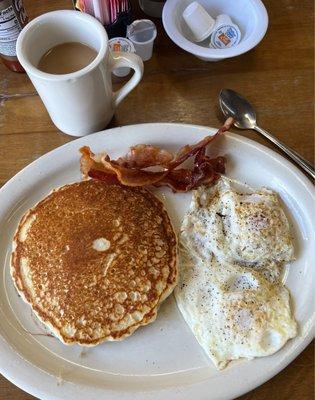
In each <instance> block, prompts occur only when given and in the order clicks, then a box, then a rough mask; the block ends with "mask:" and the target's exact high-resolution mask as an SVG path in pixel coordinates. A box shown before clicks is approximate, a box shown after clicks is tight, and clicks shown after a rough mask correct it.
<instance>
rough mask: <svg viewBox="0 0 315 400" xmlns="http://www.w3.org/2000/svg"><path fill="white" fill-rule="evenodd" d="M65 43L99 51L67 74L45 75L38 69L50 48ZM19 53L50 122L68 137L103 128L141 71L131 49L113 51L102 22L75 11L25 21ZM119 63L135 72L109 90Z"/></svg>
mask: <svg viewBox="0 0 315 400" xmlns="http://www.w3.org/2000/svg"><path fill="white" fill-rule="evenodd" d="M67 42H80V43H84V44H86V45H88V46H90V47H91V48H93V49H95V50H96V51H97V53H98V54H97V56H96V58H95V59H94V60H93V61H92V62H91V63H90V64H89V65H87V66H86V67H85V68H83V69H81V70H79V71H76V72H72V73H70V74H63V75H54V74H48V73H46V72H42V71H40V70H39V69H38V68H37V65H38V62H39V60H40V59H41V57H42V56H43V55H44V54H45V53H46V52H47V51H48V50H49V49H51V48H52V47H54V46H57V45H58V44H62V43H67ZM17 56H18V59H19V61H20V63H21V64H22V66H23V67H24V69H25V71H26V72H27V74H28V76H29V78H30V79H31V81H32V83H33V85H34V86H35V88H36V90H37V92H38V94H39V95H40V97H41V99H42V101H43V103H44V104H45V106H46V108H47V111H48V113H49V115H50V117H51V119H52V120H53V122H54V124H55V125H56V126H57V128H59V129H60V130H61V131H62V132H64V133H67V134H68V135H72V136H84V135H87V134H89V133H92V132H97V131H99V130H101V129H103V128H104V127H105V126H106V125H107V124H108V123H109V121H110V120H111V118H112V117H113V114H114V111H115V108H116V107H117V106H118V104H119V103H120V102H121V101H122V100H123V98H124V97H125V96H126V95H127V94H128V93H129V92H130V91H131V90H132V89H133V88H134V87H135V86H136V85H137V84H138V83H139V81H140V80H141V78H142V74H143V62H142V60H141V58H140V57H138V56H137V55H135V54H131V53H128V54H127V53H113V54H112V53H111V52H110V51H109V46H108V37H107V33H106V31H105V29H104V27H103V26H102V24H101V23H100V22H99V21H97V20H96V19H95V18H94V17H91V16H90V15H88V14H85V13H81V12H79V11H71V10H60V11H53V12H49V13H47V14H43V15H41V16H39V17H38V18H35V19H34V20H32V21H31V22H29V23H28V24H27V25H26V26H25V27H24V29H23V30H22V32H21V33H20V35H19V38H18V41H17ZM120 67H130V68H132V69H134V71H135V72H134V74H133V76H132V77H131V78H130V80H129V81H128V82H127V83H126V84H125V85H124V86H123V87H122V88H121V89H119V90H118V91H116V92H113V90H112V81H111V72H112V70H113V69H116V68H120Z"/></svg>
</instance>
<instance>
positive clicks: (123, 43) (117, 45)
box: [108, 37, 135, 77]
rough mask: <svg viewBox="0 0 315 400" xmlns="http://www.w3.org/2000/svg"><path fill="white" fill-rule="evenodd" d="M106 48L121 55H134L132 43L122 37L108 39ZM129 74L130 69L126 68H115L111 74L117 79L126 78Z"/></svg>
mask: <svg viewBox="0 0 315 400" xmlns="http://www.w3.org/2000/svg"><path fill="white" fill-rule="evenodd" d="M108 46H109V49H110V51H112V52H115V51H120V52H123V53H135V47H134V45H133V43H132V42H131V41H130V40H128V39H126V38H124V37H115V38H113V39H110V40H109V41H108ZM129 72H130V68H128V67H122V68H116V69H114V70H113V74H114V75H116V76H119V77H123V76H127V75H128V74H129Z"/></svg>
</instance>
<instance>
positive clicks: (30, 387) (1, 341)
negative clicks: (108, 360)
mask: <svg viewBox="0 0 315 400" xmlns="http://www.w3.org/2000/svg"><path fill="white" fill-rule="evenodd" d="M152 125H154V126H164V127H165V126H172V127H176V126H177V127H182V126H186V127H190V128H191V129H192V130H193V129H199V130H203V129H207V130H208V131H209V133H210V134H214V133H215V132H216V130H217V129H216V128H213V127H207V126H203V125H196V124H186V123H178V122H174V123H173V122H162V123H160V122H150V123H141V124H131V125H124V126H119V127H114V128H110V129H105V130H102V131H99V132H96V133H93V134H91V135H87V136H83V137H80V138H77V139H75V140H72V141H70V142H67V143H65V144H63V145H61V146H58V147H56V148H55V149H52V150H50V151H49V152H47V153H45V154H43V155H41V156H40V157H39V158H37V159H36V160H34V161H32V162H31V163H30V164H28V165H26V166H25V167H24V168H23V169H21V170H20V171H19V172H17V173H16V174H15V175H14V176H13V177H11V178H10V179H9V180H8V181H7V182H6V183H5V184H4V185H3V186H2V187H1V188H0V198H1V197H2V196H3V194H5V192H6V191H7V190H9V191H10V187H11V186H13V185H15V183H16V181H17V180H18V179H19V178H20V177H21V176H22V175H23V174H25V171H27V169H29V168H31V166H34V165H36V164H40V163H41V162H42V160H43V159H44V158H46V157H48V156H51V155H53V154H54V153H57V152H62V151H64V149H65V148H67V147H72V146H74V143H78V141H81V142H88V141H89V139H90V138H96V137H97V136H100V135H102V134H105V135H106V134H108V133H112V132H113V131H115V130H119V129H128V128H133V129H141V128H142V129H143V127H148V126H152ZM225 135H226V136H228V137H232V138H233V139H236V140H237V141H238V142H241V143H244V142H245V143H246V144H247V145H250V146H251V147H253V148H255V149H256V150H259V151H261V152H263V153H265V154H266V155H267V156H271V157H272V158H273V159H274V160H275V161H276V162H278V163H280V164H282V165H284V166H285V167H286V168H287V169H290V171H291V173H293V174H294V177H295V178H296V179H298V180H299V181H300V183H302V184H303V186H304V187H305V189H306V190H307V191H308V192H309V193H310V195H311V196H312V197H313V198H314V199H315V190H314V187H313V185H312V183H311V181H310V180H309V179H308V178H307V177H306V176H305V175H304V174H303V173H302V172H301V171H300V170H299V169H298V168H297V167H296V166H295V165H294V164H293V163H291V162H290V161H289V160H287V159H286V158H285V157H283V156H282V155H281V154H279V153H277V152H276V151H274V150H273V149H270V148H268V147H266V146H264V145H262V144H260V143H258V142H256V141H255V140H253V139H249V138H247V137H245V136H242V135H239V134H237V133H234V132H227V133H226V134H225ZM314 333H315V311H314V312H313V315H312V317H311V326H310V328H309V330H308V333H307V335H306V336H305V337H304V338H303V341H302V342H301V343H300V344H299V346H298V347H295V348H294V349H293V350H292V351H291V353H290V354H289V355H288V356H287V357H286V359H285V361H282V362H281V363H280V365H278V366H277V367H276V368H272V369H271V370H270V372H269V373H268V374H266V375H264V377H263V378H260V377H259V378H258V379H256V380H255V381H252V382H247V384H246V388H242V389H240V390H238V391H237V392H234V393H233V396H240V395H242V394H244V393H247V392H248V391H251V390H253V389H254V388H256V387H258V386H260V385H261V384H263V383H264V382H267V381H268V380H269V379H271V378H272V377H273V376H275V375H276V374H278V373H279V372H280V371H281V370H283V369H284V368H285V367H286V366H287V365H289V364H290V363H291V362H292V361H293V360H294V359H295V358H296V357H297V356H298V355H299V354H300V353H301V352H302V351H303V350H304V349H305V348H306V347H307V345H308V344H309V343H310V342H311V341H312V339H313V337H314ZM3 345H7V349H5V350H7V351H9V353H10V354H9V356H11V357H12V358H13V359H14V358H17V357H18V358H19V359H20V360H22V362H23V363H24V364H25V365H24V368H25V367H27V366H28V367H31V368H33V369H35V370H37V371H38V373H39V374H42V373H44V374H45V375H47V376H50V377H52V376H51V375H50V374H49V373H47V372H46V371H43V370H41V369H40V368H39V367H37V366H36V365H34V364H32V363H30V362H29V361H28V360H25V359H24V358H23V357H22V356H21V355H20V354H19V353H17V352H16V351H15V350H14V349H13V348H11V346H10V343H8V342H7V341H6V339H5V338H4V337H2V335H1V333H0V348H1V347H2V346H3ZM1 358H2V357H1ZM3 364H4V363H3V362H1V360H0V373H1V374H2V375H3V376H4V377H5V378H6V379H8V380H9V381H11V382H12V383H13V384H15V385H16V386H18V387H19V388H21V389H22V390H24V391H26V392H27V393H30V394H32V395H35V396H40V398H42V399H46V398H47V399H48V397H46V395H47V392H46V394H45V392H43V391H42V390H40V389H37V387H36V386H35V385H34V384H29V383H28V382H27V381H25V379H23V377H21V376H15V375H14V373H11V374H10V373H9V372H7V371H6V369H5V366H4V365H3ZM54 378H55V377H54ZM67 383H70V382H67ZM197 385H198V386H199V385H201V386H203V387H204V386H206V385H207V381H202V382H200V383H198V384H197ZM200 389H201V388H200ZM109 390H111V389H110V388H109ZM168 390H170V393H171V391H172V390H173V388H169V389H168ZM144 393H145V392H144ZM146 393H152V392H151V391H147V392H146ZM155 393H156V392H155ZM55 394H56V393H55ZM56 398H60V399H61V398H62V397H59V395H58V397H56ZM223 398H226V397H222V399H223Z"/></svg>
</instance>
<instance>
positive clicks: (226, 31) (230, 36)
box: [210, 14, 241, 49]
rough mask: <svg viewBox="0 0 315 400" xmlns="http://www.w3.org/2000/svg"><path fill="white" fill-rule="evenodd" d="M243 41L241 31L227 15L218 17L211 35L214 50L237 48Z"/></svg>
mask: <svg viewBox="0 0 315 400" xmlns="http://www.w3.org/2000/svg"><path fill="white" fill-rule="evenodd" d="M240 40H241V31H240V29H239V27H238V26H237V25H236V24H234V23H233V22H232V20H231V18H230V17H229V16H228V15H226V14H221V15H218V17H217V19H216V23H215V27H214V30H213V32H212V35H211V41H210V45H211V47H212V48H214V49H227V48H229V47H233V46H236V45H237V44H238V43H239V42H240Z"/></svg>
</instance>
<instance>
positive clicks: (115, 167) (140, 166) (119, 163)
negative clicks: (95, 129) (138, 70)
mask: <svg viewBox="0 0 315 400" xmlns="http://www.w3.org/2000/svg"><path fill="white" fill-rule="evenodd" d="M233 122H234V121H233V119H232V118H228V119H227V120H226V122H225V124H224V125H223V126H222V127H221V128H220V129H219V130H218V132H217V133H216V134H215V135H213V136H206V137H205V138H204V139H202V140H201V141H200V142H198V143H196V144H194V145H186V146H184V147H182V148H181V149H180V150H179V151H178V152H177V153H176V155H175V156H173V155H172V154H171V153H170V152H168V151H166V150H163V149H159V148H158V147H155V146H152V145H144V144H140V145H137V146H133V147H131V148H130V151H129V153H128V154H127V155H126V156H124V157H120V158H119V159H118V160H111V159H110V157H109V156H108V155H107V154H106V153H101V154H99V155H95V154H94V153H93V152H92V151H91V150H90V148H89V147H86V146H85V147H82V148H81V149H80V152H81V172H82V174H83V177H84V178H87V177H90V178H93V179H99V180H102V181H104V182H106V183H108V184H121V185H125V186H149V185H154V186H168V187H170V188H171V189H172V190H173V191H174V192H187V191H189V190H192V189H195V188H197V187H198V186H200V185H205V184H206V185H210V184H212V183H213V182H215V181H216V180H217V179H218V178H219V176H220V174H222V173H224V172H225V161H226V160H225V158H224V157H216V158H210V157H208V156H207V155H206V146H207V145H208V144H209V143H210V142H212V141H213V140H215V138H217V137H218V136H219V135H221V134H223V133H224V132H225V131H227V130H228V129H229V128H230V127H231V125H232V124H233ZM190 157H194V166H193V168H190V169H188V168H178V167H179V166H180V165H181V164H182V163H183V162H184V161H186V160H187V159H188V158H190ZM156 166H158V167H159V168H160V169H161V168H162V170H159V171H150V170H147V169H146V168H148V167H156Z"/></svg>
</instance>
